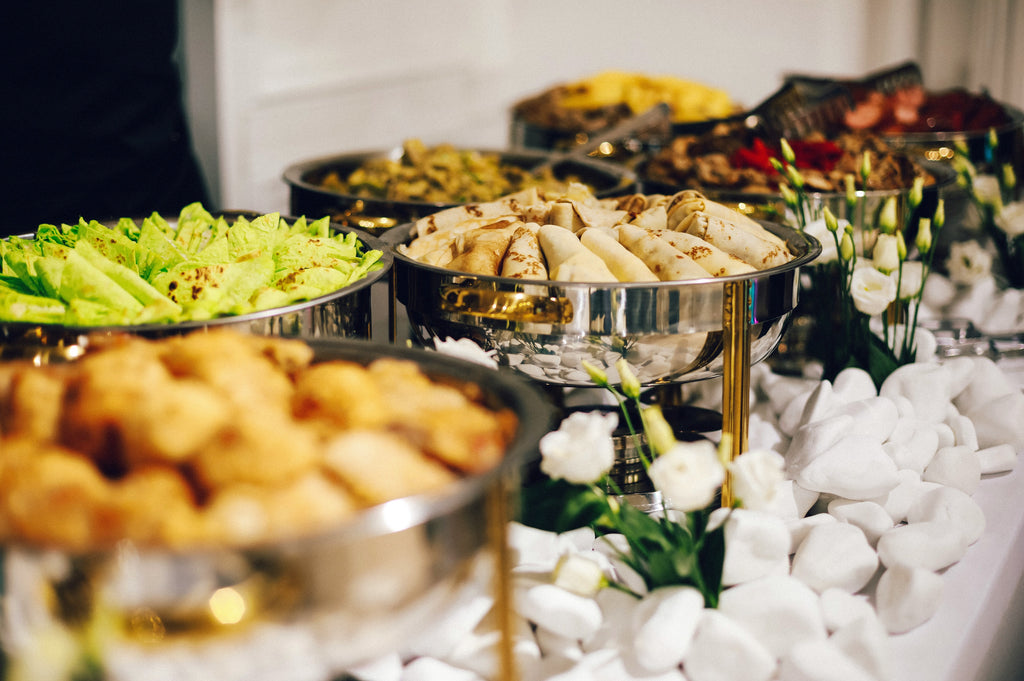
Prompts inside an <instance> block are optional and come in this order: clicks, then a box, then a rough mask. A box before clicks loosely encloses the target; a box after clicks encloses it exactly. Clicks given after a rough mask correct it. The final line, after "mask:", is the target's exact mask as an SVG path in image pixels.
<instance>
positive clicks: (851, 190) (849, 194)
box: [843, 173, 857, 206]
mask: <svg viewBox="0 0 1024 681" xmlns="http://www.w3.org/2000/svg"><path fill="white" fill-rule="evenodd" d="M843 183H844V184H845V185H846V203H848V204H850V205H851V206H852V205H853V204H855V203H857V178H855V177H854V176H853V173H847V174H846V175H844V176H843Z"/></svg>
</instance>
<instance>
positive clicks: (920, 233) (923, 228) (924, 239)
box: [914, 218, 932, 255]
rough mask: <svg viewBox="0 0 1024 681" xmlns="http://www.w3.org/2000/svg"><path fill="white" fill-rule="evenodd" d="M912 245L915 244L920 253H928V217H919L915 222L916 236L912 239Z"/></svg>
mask: <svg viewBox="0 0 1024 681" xmlns="http://www.w3.org/2000/svg"><path fill="white" fill-rule="evenodd" d="M914 245H915V246H917V250H919V251H920V252H921V255H924V254H926V253H928V252H929V251H930V250H931V249H932V221H931V220H929V219H928V218H921V219H920V220H919V221H918V223H917V238H916V239H915V240H914Z"/></svg>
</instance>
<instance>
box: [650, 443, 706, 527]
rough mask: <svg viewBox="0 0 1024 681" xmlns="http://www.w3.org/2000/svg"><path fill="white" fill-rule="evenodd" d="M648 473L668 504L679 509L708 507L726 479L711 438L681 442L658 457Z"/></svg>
mask: <svg viewBox="0 0 1024 681" xmlns="http://www.w3.org/2000/svg"><path fill="white" fill-rule="evenodd" d="M647 473H648V475H649V476H650V478H651V482H652V483H654V487H655V489H657V490H658V491H659V492H661V493H662V494H663V495H664V496H665V499H666V503H668V504H669V505H671V506H672V508H674V509H676V510H679V511H696V510H698V509H702V508H706V507H707V506H708V505H709V504H710V503H711V502H712V501H714V499H715V494H716V493H717V492H718V488H719V487H720V486H721V485H722V481H723V480H724V479H725V469H724V468H723V467H722V463H721V462H720V461H719V460H718V451H717V450H716V449H715V446H714V445H713V444H711V443H710V442H708V441H707V440H698V441H697V442H679V443H677V444H676V446H675V447H673V448H672V449H670V450H668V451H667V452H665V453H664V454H662V455H661V456H659V457H658V458H656V459H655V460H654V461H653V462H652V463H651V467H650V468H649V469H648V471H647Z"/></svg>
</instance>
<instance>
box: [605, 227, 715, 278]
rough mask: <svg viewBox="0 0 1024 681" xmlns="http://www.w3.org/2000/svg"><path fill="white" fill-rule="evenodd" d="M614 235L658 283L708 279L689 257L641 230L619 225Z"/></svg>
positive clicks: (704, 271)
mask: <svg viewBox="0 0 1024 681" xmlns="http://www.w3.org/2000/svg"><path fill="white" fill-rule="evenodd" d="M615 231H616V232H618V234H619V242H620V243H621V244H622V245H623V246H625V247H626V248H628V249H629V250H630V252H632V253H633V255H635V256H637V257H638V258H640V259H641V260H642V261H643V262H644V264H645V265H647V267H648V269H650V270H651V271H652V272H653V273H654V274H655V275H656V276H657V277H658V279H659V280H661V281H681V280H686V279H704V278H707V277H709V276H711V275H710V274H708V272H707V270H705V269H704V268H703V267H701V266H700V265H698V264H697V263H696V262H694V261H693V259H692V258H690V256H688V255H686V254H685V253H683V252H682V251H680V250H678V249H677V248H675V247H673V246H672V244H670V243H669V242H667V241H665V240H664V239H661V238H659V237H657V236H656V235H655V234H653V233H651V232H649V231H647V230H646V229H644V228H643V227H637V226H636V225H619V226H618V227H616V228H615Z"/></svg>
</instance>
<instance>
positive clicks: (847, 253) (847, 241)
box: [839, 231, 854, 262]
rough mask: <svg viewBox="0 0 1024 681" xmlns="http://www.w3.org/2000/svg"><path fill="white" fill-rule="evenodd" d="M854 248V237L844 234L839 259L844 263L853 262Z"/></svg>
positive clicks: (840, 244)
mask: <svg viewBox="0 0 1024 681" xmlns="http://www.w3.org/2000/svg"><path fill="white" fill-rule="evenodd" d="M853 254H854V248H853V237H852V236H851V235H850V233H849V232H847V231H844V232H843V238H842V240H841V241H840V242H839V257H840V258H842V260H843V262H849V261H851V260H853Z"/></svg>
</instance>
